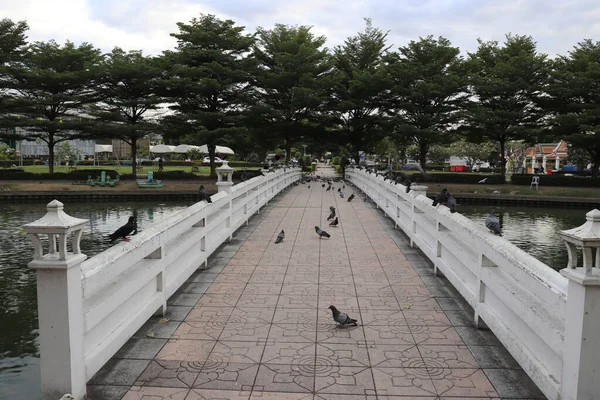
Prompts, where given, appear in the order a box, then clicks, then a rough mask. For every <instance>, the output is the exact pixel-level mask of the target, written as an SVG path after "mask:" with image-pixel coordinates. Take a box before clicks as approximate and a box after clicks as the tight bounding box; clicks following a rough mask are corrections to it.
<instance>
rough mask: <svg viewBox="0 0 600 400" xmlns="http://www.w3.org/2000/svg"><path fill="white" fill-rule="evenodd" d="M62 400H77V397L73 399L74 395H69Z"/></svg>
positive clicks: (61, 399)
mask: <svg viewBox="0 0 600 400" xmlns="http://www.w3.org/2000/svg"><path fill="white" fill-rule="evenodd" d="M60 400H75V397H73V395H71V394H70V393H67V394H65V395H64V396H63V397H61V398H60Z"/></svg>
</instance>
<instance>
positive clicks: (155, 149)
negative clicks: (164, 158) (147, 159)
mask: <svg viewBox="0 0 600 400" xmlns="http://www.w3.org/2000/svg"><path fill="white" fill-rule="evenodd" d="M173 150H175V146H167V145H166V144H157V145H156V146H150V153H156V154H163V153H172V152H173Z"/></svg>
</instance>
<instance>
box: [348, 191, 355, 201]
mask: <svg viewBox="0 0 600 400" xmlns="http://www.w3.org/2000/svg"><path fill="white" fill-rule="evenodd" d="M352 200H354V193H352V194H351V195H350V196H348V203H350V202H351V201H352Z"/></svg>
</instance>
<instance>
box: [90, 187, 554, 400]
mask: <svg viewBox="0 0 600 400" xmlns="http://www.w3.org/2000/svg"><path fill="white" fill-rule="evenodd" d="M340 186H341V184H336V185H335V187H336V190H337V188H338V187H340ZM344 192H345V194H346V197H347V195H349V194H350V193H351V192H352V188H350V187H346V189H345V190H344ZM330 205H333V206H335V207H336V208H337V211H338V215H339V217H340V226H339V227H338V228H329V227H328V226H327V222H326V218H327V215H328V213H329V210H328V208H329V206H330ZM315 225H319V226H321V227H324V228H325V229H327V231H328V232H330V233H331V238H330V239H323V240H319V239H318V237H317V235H316V234H315V231H314V226H315ZM282 229H284V230H285V233H286V239H285V241H284V242H283V243H282V244H278V245H275V244H274V239H275V236H276V235H277V233H278V232H279V231H281V230H282ZM330 304H333V305H335V306H337V307H338V308H339V309H340V310H342V311H344V312H346V313H348V314H349V315H350V316H352V317H353V318H357V319H358V320H359V322H360V324H359V326H358V327H347V328H337V327H336V325H335V324H334V323H333V321H332V317H331V312H330V311H329V310H328V309H327V307H328V306H329V305H330ZM169 306H170V308H169V312H168V315H167V317H168V319H169V320H168V321H165V320H164V319H163V320H160V319H159V318H156V319H154V320H151V321H148V323H147V324H146V325H145V326H144V327H143V328H142V329H141V330H140V331H139V332H138V333H137V334H136V335H135V336H134V337H133V338H132V339H131V340H130V341H129V342H128V343H127V344H126V345H125V346H124V347H123V348H122V349H121V350H120V351H119V352H118V353H117V354H116V355H115V357H114V358H113V359H112V360H111V361H110V362H109V363H108V364H107V365H106V366H105V367H104V368H103V369H102V370H101V371H100V372H98V374H96V376H95V377H94V378H93V379H92V380H91V381H90V382H89V385H88V394H89V397H90V398H91V399H92V400H95V399H99V400H100V399H102V400H110V399H121V398H123V399H127V400H141V399H150V398H151V399H153V400H158V399H172V400H200V399H235V400H241V399H245V400H248V399H263V400H264V399H273V400H275V399H276V400H285V399H298V400H299V399H311V400H312V399H330V400H333V399H340V400H342V399H343V400H359V399H370V400H375V399H389V400H392V399H397V400H400V399H405V400H407V399H421V400H426V399H465V398H471V399H488V398H510V399H525V398H527V399H531V398H544V397H543V395H542V394H541V393H540V392H539V390H538V389H537V388H536V387H535V385H534V384H533V383H532V382H531V380H530V379H529V378H528V377H527V375H526V374H525V373H524V372H523V371H522V370H521V369H520V368H519V366H518V365H517V363H516V362H515V361H514V360H513V358H512V357H511V356H510V355H509V354H508V352H507V351H506V350H505V349H504V348H503V347H502V345H501V344H500V343H499V342H498V340H497V339H496V338H495V336H494V335H493V334H492V333H491V332H490V331H487V330H477V329H475V328H474V327H473V324H472V315H473V311H472V309H471V308H470V307H469V305H468V304H467V303H466V302H465V301H464V300H463V299H462V298H461V297H460V295H459V294H458V293H457V292H456V290H454V288H453V287H452V286H451V285H450V284H449V283H448V281H447V280H446V279H445V278H443V277H435V276H433V269H432V267H431V264H430V263H429V262H428V261H426V260H425V258H424V256H422V255H421V254H420V252H419V251H418V250H415V249H412V248H410V246H409V245H408V242H407V239H406V237H405V236H404V235H403V234H402V233H401V232H399V231H396V230H394V227H393V225H392V224H391V223H390V221H389V220H386V219H385V218H384V216H383V215H382V213H381V212H380V211H379V210H376V209H374V208H373V204H372V203H369V202H363V199H362V196H360V195H357V198H356V199H355V200H354V201H353V202H352V203H348V202H347V201H346V199H340V197H339V196H338V194H337V193H332V192H331V191H325V190H324V189H323V188H321V185H320V184H319V185H317V184H313V185H312V187H311V189H308V188H307V185H299V186H297V187H292V188H291V189H290V190H289V191H287V192H286V193H285V194H284V195H282V196H280V197H279V198H278V199H277V200H276V201H275V202H274V203H272V204H270V205H269V206H268V207H266V208H265V209H263V211H261V214H260V215H258V216H256V217H255V218H253V220H252V221H251V223H250V225H249V226H247V227H244V228H242V229H241V230H240V231H239V232H238V233H237V234H236V235H235V237H234V240H233V242H232V243H230V244H226V245H224V246H223V247H222V248H221V249H220V251H219V252H218V253H217V254H215V256H214V257H213V258H212V259H211V261H210V262H209V268H208V269H206V270H203V271H200V272H198V273H197V274H195V275H194V276H192V278H191V279H190V280H189V282H188V283H186V284H184V285H183V287H182V288H181V289H180V290H179V292H178V293H177V294H176V295H174V296H173V297H172V298H171V299H170V301H169ZM396 396H397V397H396Z"/></svg>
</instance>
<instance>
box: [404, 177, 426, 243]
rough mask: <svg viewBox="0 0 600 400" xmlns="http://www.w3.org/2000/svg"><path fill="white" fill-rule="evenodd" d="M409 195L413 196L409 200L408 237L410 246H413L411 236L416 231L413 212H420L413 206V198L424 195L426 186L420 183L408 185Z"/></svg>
mask: <svg viewBox="0 0 600 400" xmlns="http://www.w3.org/2000/svg"><path fill="white" fill-rule="evenodd" d="M410 195H411V196H412V197H413V200H411V203H412V205H411V206H412V208H411V213H410V234H409V235H408V237H409V239H410V247H415V241H414V239H413V237H414V236H415V234H416V233H417V223H416V221H415V214H420V213H422V212H421V211H420V210H419V209H418V208H417V207H416V206H415V200H414V199H416V198H417V197H418V196H420V195H423V196H426V195H427V186H422V185H414V186H411V187H410ZM406 233H407V234H408V233H409V232H406Z"/></svg>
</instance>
